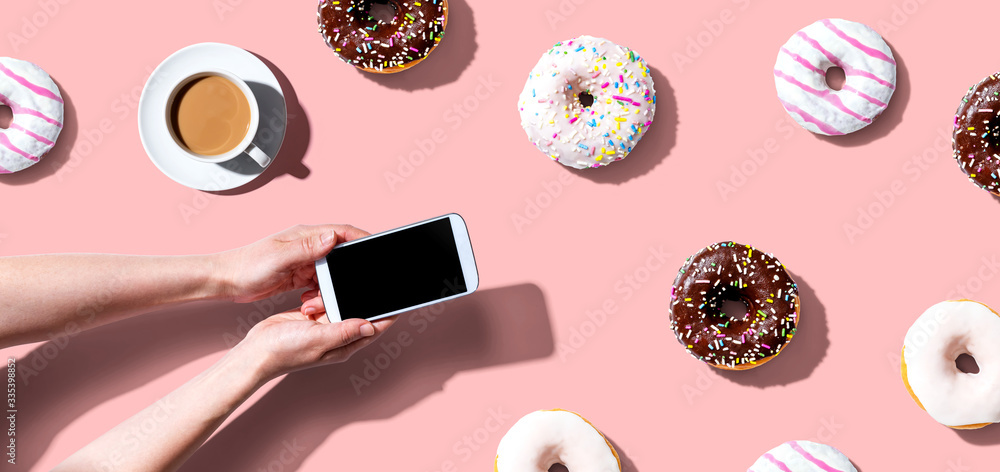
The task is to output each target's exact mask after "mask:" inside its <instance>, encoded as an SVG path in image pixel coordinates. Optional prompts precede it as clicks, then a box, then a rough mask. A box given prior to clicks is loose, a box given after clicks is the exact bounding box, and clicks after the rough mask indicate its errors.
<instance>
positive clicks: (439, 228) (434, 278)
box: [316, 213, 479, 322]
mask: <svg viewBox="0 0 1000 472" xmlns="http://www.w3.org/2000/svg"><path fill="white" fill-rule="evenodd" d="M316 277H317V279H318V280H319V292H320V296H322V297H323V304H324V305H325V306H326V316H327V317H328V318H329V319H330V322H337V321H342V320H345V319H349V318H364V319H367V320H377V319H380V318H385V317H387V316H392V315H396V314H399V313H402V312H404V311H409V310H413V309H416V308H421V307H424V306H427V305H433V304H435V303H439V302H443V301H445V300H451V299H453V298H458V297H461V296H464V295H468V294H470V293H472V292H475V291H476V289H477V288H479V272H477V271H476V260H475V258H474V257H473V255H472V241H471V240H470V239H469V229H468V227H466V225H465V220H463V219H462V217H461V216H459V215H457V214H455V213H451V214H448V215H444V216H439V217H437V218H431V219H429V220H426V221H421V222H419V223H414V224H412V225H407V226H403V227H402V228H396V229H394V230H390V231H386V232H383V233H378V234H373V235H371V236H366V237H364V238H361V239H356V240H354V241H350V242H346V243H343V244H339V245H337V246H336V247H334V248H333V250H332V251H330V253H329V254H327V256H326V257H324V258H322V259H320V260H318V261H316Z"/></svg>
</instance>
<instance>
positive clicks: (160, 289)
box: [0, 225, 368, 348]
mask: <svg viewBox="0 0 1000 472" xmlns="http://www.w3.org/2000/svg"><path fill="white" fill-rule="evenodd" d="M367 234H368V233H366V232H364V231H362V230H359V229H357V228H354V227H352V226H345V225H322V226H296V227H293V228H290V229H288V230H285V231H282V232H280V233H278V234H275V235H272V236H270V237H267V238H264V239H262V240H260V241H257V242H256V243H253V244H250V245H248V246H245V247H241V248H239V249H234V250H231V251H226V252H223V253H219V254H212V255H204V256H121V255H106V254H58V255H40V256H20V257H5V258H0V348H3V347H9V346H13V345H16V344H22V343H27V342H34V341H43V340H45V339H47V335H48V334H50V333H52V332H66V331H69V332H76V331H80V330H85V329H89V328H93V327H96V326H100V325H102V324H106V323H110V322H112V321H116V320H119V319H122V318H126V317H128V316H132V315H135V314H138V313H141V312H143V311H148V310H149V309H151V308H155V307H159V306H163V305H167V304H171V303H178V302H184V301H191V300H202V299H225V300H234V301H238V302H249V301H255V300H261V299H264V298H267V297H270V296H273V295H277V294H279V293H282V292H286V291H290V290H297V289H301V288H306V287H309V286H314V284H315V282H316V269H315V266H314V265H313V262H314V261H315V260H316V259H318V258H320V257H323V256H324V255H326V253H328V252H329V251H330V250H331V249H333V246H334V245H335V244H336V243H337V241H338V240H339V241H345V240H351V239H356V238H358V237H362V236H365V235H367Z"/></svg>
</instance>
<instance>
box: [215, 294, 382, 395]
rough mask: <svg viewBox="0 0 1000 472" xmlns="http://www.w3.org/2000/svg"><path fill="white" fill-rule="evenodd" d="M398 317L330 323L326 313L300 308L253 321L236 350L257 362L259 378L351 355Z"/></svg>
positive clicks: (274, 375) (264, 380)
mask: <svg viewBox="0 0 1000 472" xmlns="http://www.w3.org/2000/svg"><path fill="white" fill-rule="evenodd" d="M394 321H395V318H385V319H381V320H377V321H375V322H369V321H367V320H363V319H356V318H355V319H348V320H344V321H339V322H337V323H330V322H329V321H328V320H327V318H326V316H320V315H317V316H311V317H310V316H306V315H303V314H302V312H301V310H290V311H287V312H284V313H278V314H276V315H272V316H270V317H268V318H266V319H264V320H263V321H261V322H260V323H257V324H256V325H254V327H253V328H251V329H250V331H249V332H248V333H247V335H246V337H245V338H244V339H243V341H241V342H240V343H239V344H238V345H237V346H236V348H234V350H239V351H241V355H242V356H246V357H247V358H249V359H251V360H252V361H253V362H254V363H255V365H256V366H257V370H258V374H259V377H260V378H259V380H260V381H261V382H266V381H268V380H270V379H272V378H274V377H277V376H279V375H281V374H286V373H289V372H294V371H296V370H301V369H306V368H309V367H315V366H319V365H326V364H335V363H339V362H344V361H346V360H347V359H349V358H350V357H351V356H352V355H353V354H354V353H355V352H357V351H359V350H360V349H362V348H364V347H365V346H367V345H369V344H371V343H372V342H373V341H374V340H375V339H377V338H378V337H379V336H380V335H381V334H382V333H384V332H385V330H387V329H389V326H392V323H393V322H394Z"/></svg>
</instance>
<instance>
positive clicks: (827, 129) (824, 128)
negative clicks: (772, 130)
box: [781, 100, 844, 136]
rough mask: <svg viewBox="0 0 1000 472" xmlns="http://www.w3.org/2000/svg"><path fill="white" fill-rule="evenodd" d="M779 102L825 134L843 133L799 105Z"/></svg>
mask: <svg viewBox="0 0 1000 472" xmlns="http://www.w3.org/2000/svg"><path fill="white" fill-rule="evenodd" d="M781 104H782V105H783V106H784V107H785V109H786V110H788V111H790V112H792V113H796V114H798V115H799V116H801V117H802V119H803V120H805V121H806V122H809V123H812V124H814V125H816V127H817V128H819V129H820V130H822V131H823V132H824V133H826V134H832V135H837V136H839V135H843V134H844V133H841V132H840V131H837V130H836V129H835V128H834V127H832V126H830V125H828V124H826V123H824V122H823V121H820V120H819V119H817V118H816V117H815V116H812V115H810V114H808V113H806V112H805V111H803V110H802V109H801V108H799V107H797V106H795V105H792V104H791V103H788V102H786V101H784V100H782V101H781Z"/></svg>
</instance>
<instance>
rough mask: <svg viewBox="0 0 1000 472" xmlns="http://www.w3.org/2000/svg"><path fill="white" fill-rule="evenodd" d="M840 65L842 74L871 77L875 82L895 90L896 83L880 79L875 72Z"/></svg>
mask: <svg viewBox="0 0 1000 472" xmlns="http://www.w3.org/2000/svg"><path fill="white" fill-rule="evenodd" d="M841 67H842V68H843V69H844V74H846V75H857V76H861V77H867V78H869V79H872V80H874V81H876V82H878V83H880V84H882V85H885V86H886V87H889V88H891V89H893V90H896V85H895V84H893V83H892V82H889V81H888V80H884V79H881V78H879V77H878V76H876V75H875V74H872V73H871V72H868V71H866V70H861V69H849V68H847V67H843V66H841Z"/></svg>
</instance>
